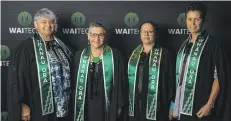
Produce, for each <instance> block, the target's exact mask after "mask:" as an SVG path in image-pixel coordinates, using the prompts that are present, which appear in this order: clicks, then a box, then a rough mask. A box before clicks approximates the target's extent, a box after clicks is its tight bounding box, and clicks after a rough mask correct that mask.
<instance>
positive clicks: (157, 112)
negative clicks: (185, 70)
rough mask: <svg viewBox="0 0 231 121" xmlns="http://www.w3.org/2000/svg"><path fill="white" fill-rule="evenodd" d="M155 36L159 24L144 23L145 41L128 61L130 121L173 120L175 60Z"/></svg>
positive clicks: (141, 27)
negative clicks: (171, 106) (171, 109)
mask: <svg viewBox="0 0 231 121" xmlns="http://www.w3.org/2000/svg"><path fill="white" fill-rule="evenodd" d="M156 37H157V25H156V24H154V23H153V22H152V21H147V22H144V23H143V24H141V26H140V39H141V42H142V44H141V45H139V46H138V47H137V48H136V49H135V50H134V51H133V53H132V55H131V56H130V59H129V62H128V80H129V121H168V120H171V119H172V116H171V113H170V112H169V106H170V102H171V101H173V99H174V94H175V85H174V83H175V81H174V78H173V77H174V68H173V67H172V64H173V63H172V60H173V59H171V56H170V53H169V51H168V50H167V49H165V48H163V47H161V46H160V45H158V44H157V42H156ZM169 114H170V115H169Z"/></svg>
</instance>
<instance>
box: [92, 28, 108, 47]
mask: <svg viewBox="0 0 231 121" xmlns="http://www.w3.org/2000/svg"><path fill="white" fill-rule="evenodd" d="M88 40H89V42H90V45H91V47H92V48H95V49H98V48H101V47H103V45H104V40H105V32H104V29H103V28H102V27H92V28H90V29H89V32H88Z"/></svg>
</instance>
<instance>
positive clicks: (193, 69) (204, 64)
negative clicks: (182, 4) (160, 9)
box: [174, 3, 227, 121]
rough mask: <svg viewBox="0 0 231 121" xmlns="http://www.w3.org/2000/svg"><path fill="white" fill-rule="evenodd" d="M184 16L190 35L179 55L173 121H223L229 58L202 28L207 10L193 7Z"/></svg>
mask: <svg viewBox="0 0 231 121" xmlns="http://www.w3.org/2000/svg"><path fill="white" fill-rule="evenodd" d="M185 14H186V24H187V28H188V30H189V31H190V35H189V37H188V38H187V39H186V41H185V42H184V43H183V45H182V46H181V48H180V50H179V52H178V55H177V63H176V67H177V68H176V81H177V93H176V99H175V108H174V117H176V118H178V119H179V120H180V121H220V120H221V116H222V113H223V112H224V111H223V108H224V106H225V102H224V101H225V100H226V99H225V92H226V87H225V86H226V82H225V81H227V80H226V79H227V69H226V66H227V65H226V58H225V55H224V53H223V51H222V48H221V46H220V45H219V44H218V41H219V40H215V39H214V37H212V36H211V35H209V34H208V33H207V32H206V31H205V29H204V27H203V25H204V23H205V17H206V6H205V5H203V4H201V3H192V4H190V5H189V6H188V7H187V9H186V12H185Z"/></svg>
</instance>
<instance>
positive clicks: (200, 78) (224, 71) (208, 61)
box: [180, 31, 230, 121]
mask: <svg viewBox="0 0 231 121" xmlns="http://www.w3.org/2000/svg"><path fill="white" fill-rule="evenodd" d="M207 35H208V33H206V32H205V31H204V32H203V33H202V34H201V36H200V37H203V38H205V39H206V37H207ZM215 65H216V68H217V74H218V79H219V86H220V91H219V95H218V97H217V98H216V102H215V105H214V106H215V107H214V108H213V109H212V111H211V114H210V115H209V116H205V117H203V118H202V119H199V118H198V117H197V115H196V113H197V112H198V111H199V110H200V109H201V108H202V107H203V106H204V105H205V104H207V101H208V99H209V97H210V94H211V89H212V85H213V81H214V69H215ZM227 65H228V64H227V58H226V55H225V53H224V51H223V49H222V47H221V45H220V43H219V40H217V39H215V38H214V37H213V36H211V35H210V36H209V38H208V40H207V43H206V45H205V47H204V50H203V52H202V54H201V58H200V62H199V67H198V73H197V79H196V86H195V93H194V101H193V112H192V116H188V115H183V114H181V118H180V120H181V121H206V120H209V121H220V120H222V118H221V117H222V116H223V113H224V111H225V110H224V109H225V106H226V101H227V89H228V88H227V86H228V85H227V83H228V82H227V80H228V68H227ZM229 110H230V109H229ZM225 121H226V120H225ZM227 121H228V120H227Z"/></svg>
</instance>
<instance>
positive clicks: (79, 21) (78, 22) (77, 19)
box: [71, 12, 86, 26]
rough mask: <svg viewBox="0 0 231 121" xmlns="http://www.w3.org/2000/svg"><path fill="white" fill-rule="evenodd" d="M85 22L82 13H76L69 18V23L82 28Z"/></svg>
mask: <svg viewBox="0 0 231 121" xmlns="http://www.w3.org/2000/svg"><path fill="white" fill-rule="evenodd" d="M85 21H86V18H85V16H84V14H83V13H81V12H76V13H74V14H73V15H72V16H71V22H72V23H73V24H74V25H75V26H83V25H84V23H85Z"/></svg>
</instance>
